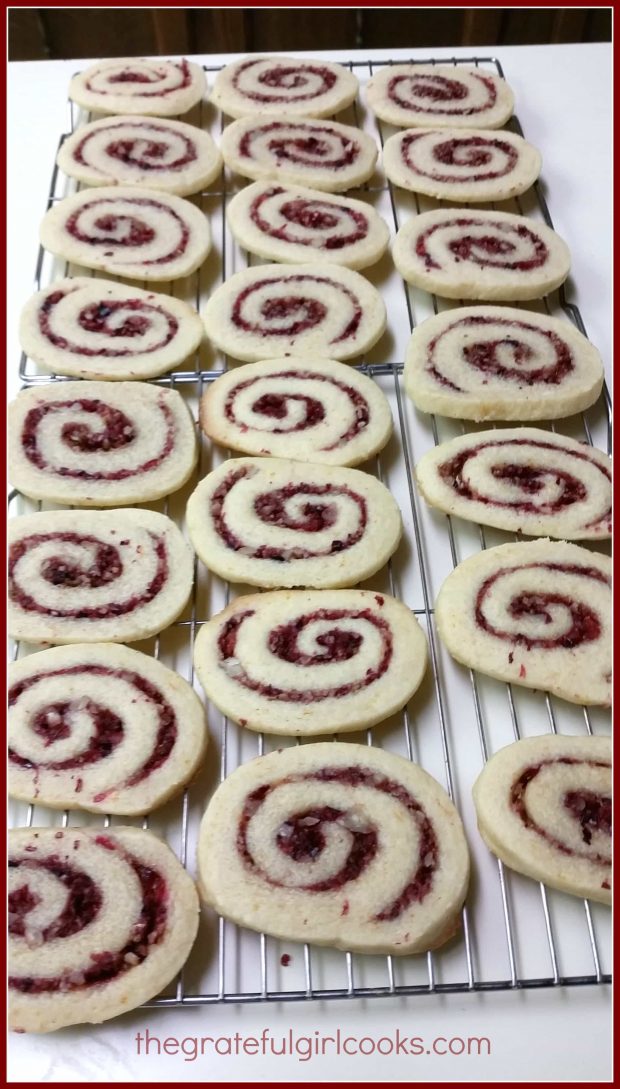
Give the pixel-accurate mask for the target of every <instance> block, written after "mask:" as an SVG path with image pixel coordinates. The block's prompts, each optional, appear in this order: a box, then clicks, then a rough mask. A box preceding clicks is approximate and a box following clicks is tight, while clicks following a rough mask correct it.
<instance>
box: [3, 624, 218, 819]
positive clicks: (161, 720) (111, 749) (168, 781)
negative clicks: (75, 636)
mask: <svg viewBox="0 0 620 1089" xmlns="http://www.w3.org/2000/svg"><path fill="white" fill-rule="evenodd" d="M9 674H10V676H9V718H8V741H9V754H8V755H9V794H10V795H11V796H12V797H13V798H20V799H21V800H22V801H26V802H31V803H38V804H40V805H47V806H51V807H52V808H53V809H87V810H90V811H92V812H94V813H97V812H99V813H102V812H103V813H123V814H127V815H132V814H142V813H148V812H150V810H151V809H154V808H155V807H156V806H159V805H162V804H163V802H165V801H167V799H168V798H170V797H171V796H172V795H173V794H176V793H178V791H179V790H180V789H181V788H182V786H183V785H184V784H185V783H186V782H187V781H188V780H189V779H191V777H192V776H193V774H194V772H195V771H196V769H197V768H198V767H199V765H200V764H201V763H202V760H203V757H204V753H205V749H206V746H207V728H206V722H205V715H204V711H203V708H202V704H201V703H200V700H199V699H198V697H197V695H196V693H195V692H194V691H193V689H192V688H191V687H190V685H189V684H187V682H186V681H184V680H182V678H181V677H179V676H178V674H177V673H174V672H173V671H172V670H171V669H166V667H165V666H163V665H162V664H161V663H160V662H158V661H156V660H155V659H153V658H149V657H147V655H145V654H140V653H138V651H135V650H130V649H129V648H128V647H122V646H115V645H114V644H112V643H99V644H96V645H94V646H93V645H85V644H78V645H74V646H70V647H55V648H54V649H53V650H44V651H42V652H41V653H40V654H31V655H29V656H28V657H27V658H22V659H20V661H18V662H16V663H14V664H13V665H12V666H10V667H9Z"/></svg>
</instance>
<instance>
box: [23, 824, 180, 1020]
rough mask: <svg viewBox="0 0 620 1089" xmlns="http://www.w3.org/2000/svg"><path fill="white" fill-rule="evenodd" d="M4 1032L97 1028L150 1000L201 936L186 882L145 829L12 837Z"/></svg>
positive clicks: (35, 831)
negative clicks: (82, 1026)
mask: <svg viewBox="0 0 620 1089" xmlns="http://www.w3.org/2000/svg"><path fill="white" fill-rule="evenodd" d="M8 855H9V880H8V886H9V981H8V985H9V1025H10V1027H11V1028H13V1029H15V1030H16V1031H18V1032H53V1031H54V1030H55V1029H59V1028H63V1027H64V1026H66V1025H78V1024H83V1023H85V1022H86V1023H88V1024H98V1023H99V1022H100V1021H107V1020H108V1019H109V1018H110V1017H117V1016H118V1015H119V1014H121V1013H127V1011H128V1010H133V1009H135V1007H136V1006H139V1005H140V1004H141V1003H142V1002H146V1001H148V999H150V998H154V997H155V995H156V994H158V992H159V991H161V990H162V988H163V987H165V986H166V984H168V983H170V981H171V980H172V979H174V977H175V975H176V974H177V972H178V971H179V970H180V969H181V968H182V967H183V965H184V963H185V961H186V960H187V957H188V955H189V952H190V950H191V948H192V945H193V944H194V939H195V937H196V932H197V930H198V915H199V902H198V896H197V893H196V888H195V886H194V882H193V881H192V879H191V877H189V875H188V874H187V873H186V872H185V870H184V869H183V867H182V866H181V864H180V863H179V862H178V861H177V859H176V857H175V856H174V855H173V853H172V851H171V850H170V848H169V847H167V846H166V844H165V843H162V842H161V840H159V839H157V837H156V836H154V835H152V833H151V832H145V831H143V829H141V828H123V827H117V826H114V827H113V828H106V829H105V831H103V830H101V829H98V828H63V829H55V828H17V829H13V831H11V832H9V849H8Z"/></svg>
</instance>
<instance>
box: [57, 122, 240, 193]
mask: <svg viewBox="0 0 620 1089" xmlns="http://www.w3.org/2000/svg"><path fill="white" fill-rule="evenodd" d="M56 162H57V163H58V166H59V167H60V169H61V170H63V171H64V172H65V174H68V175H69V177H70V178H77V180H78V181H80V182H85V183H86V185H114V184H117V185H136V186H143V187H144V186H146V187H147V188H148V189H157V190H160V191H162V192H165V193H176V194H177V196H179V197H185V196H187V195H188V194H189V193H198V192H199V190H201V189H204V188H205V186H207V185H210V183H211V182H212V181H213V180H214V178H216V177H217V175H218V174H219V172H220V170H221V169H222V156H221V155H220V153H219V151H218V149H217V147H216V145H215V143H214V141H213V140H212V138H211V137H210V136H209V133H208V132H203V131H202V130H201V129H198V128H196V126H195V125H187V124H185V123H184V122H183V121H171V120H163V119H161V118H155V119H153V118H150V117H139V116H138V117H132V116H128V117H104V118H103V119H102V120H100V121H93V122H91V124H89V125H82V126H80V128H78V129H76V131H75V132H74V133H73V134H72V135H71V136H68V137H67V139H66V140H65V141H64V142H63V143H62V144H61V147H60V151H59V152H58V156H57V159H56Z"/></svg>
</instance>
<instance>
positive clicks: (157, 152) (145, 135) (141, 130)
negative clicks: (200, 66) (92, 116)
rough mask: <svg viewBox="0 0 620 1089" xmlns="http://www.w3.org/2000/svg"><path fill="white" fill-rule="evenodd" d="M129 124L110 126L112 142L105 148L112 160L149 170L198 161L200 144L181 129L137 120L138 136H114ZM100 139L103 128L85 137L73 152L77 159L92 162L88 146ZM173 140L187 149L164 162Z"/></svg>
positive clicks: (177, 167) (107, 130) (179, 166)
mask: <svg viewBox="0 0 620 1089" xmlns="http://www.w3.org/2000/svg"><path fill="white" fill-rule="evenodd" d="M127 127H128V123H127V122H123V124H122V125H115V124H113V123H110V124H109V126H108V127H107V128H106V130H105V131H106V138H108V134H109V137H110V142H109V143H108V144H106V145H105V149H104V150H105V154H106V155H107V156H108V157H109V158H110V159H118V161H119V162H121V163H126V164H127V165H129V166H133V167H138V168H139V169H140V170H145V171H157V170H180V169H181V168H182V167H185V166H187V165H188V163H192V162H194V161H195V160H196V157H197V156H196V146H195V144H194V143H193V141H192V140H189V139H188V138H187V137H186V136H184V135H182V134H181V133H180V132H176V131H175V132H174V133H171V132H170V130H169V129H166V128H165V127H164V126H163V125H157V124H155V123H146V122H144V121H140V122H134V123H133V124H132V126H131V127H132V128H134V129H135V130H136V134H137V135H136V136H135V137H133V138H132V137H129V136H127V135H125V136H123V137H120V138H118V139H116V140H115V139H113V133H114V132H115V131H116V130H118V129H121V130H122V129H125V130H126V129H127ZM100 139H101V132H100V131H99V132H94V133H90V134H89V135H87V136H84V137H83V139H82V140H80V142H79V144H78V145H77V147H76V148H75V151H74V152H73V157H74V159H75V160H76V162H78V163H88V151H89V147H88V145H89V144H90V142H91V141H92V140H94V141H95V144H96V145H97V144H98V143H99V141H100ZM171 139H174V140H175V141H178V142H179V143H180V144H181V145H182V149H183V150H182V152H181V153H180V154H178V155H177V157H176V158H175V159H172V160H169V161H168V162H162V160H163V159H164V158H165V157H166V155H167V153H168V152H169V150H170V140H171Z"/></svg>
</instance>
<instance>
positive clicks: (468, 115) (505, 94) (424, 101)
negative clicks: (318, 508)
mask: <svg viewBox="0 0 620 1089" xmlns="http://www.w3.org/2000/svg"><path fill="white" fill-rule="evenodd" d="M366 95H367V99H368V104H369V106H370V107H371V109H372V110H373V111H374V113H375V114H376V115H377V117H379V118H381V120H382V121H387V122H388V124H390V125H402V126H411V127H412V128H414V127H419V128H435V127H438V126H442V127H444V126H459V127H465V128H472V126H474V125H476V126H478V128H481V129H498V128H499V127H500V125H503V124H504V122H506V121H507V120H508V118H509V117H510V115H511V114H512V110H513V106H514V96H513V93H512V91H511V89H510V87H509V86H508V84H507V83H506V81H505V80H503V79H500V77H499V76H497V75H495V74H494V73H492V72H489V71H487V70H486V69H484V68H471V67H468V66H467V65H461V64H459V65H440V64H437V65H430V64H393V65H389V66H386V67H385V68H382V69H381V70H380V71H379V72H377V73H376V75H373V77H372V78H371V79H370V80H369V82H368V84H367V87H366Z"/></svg>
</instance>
